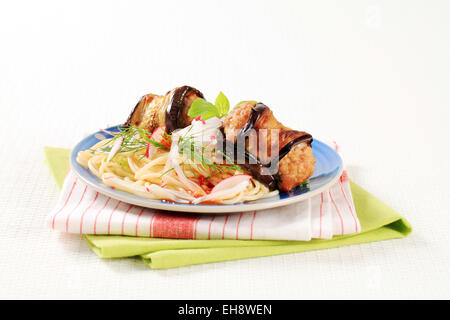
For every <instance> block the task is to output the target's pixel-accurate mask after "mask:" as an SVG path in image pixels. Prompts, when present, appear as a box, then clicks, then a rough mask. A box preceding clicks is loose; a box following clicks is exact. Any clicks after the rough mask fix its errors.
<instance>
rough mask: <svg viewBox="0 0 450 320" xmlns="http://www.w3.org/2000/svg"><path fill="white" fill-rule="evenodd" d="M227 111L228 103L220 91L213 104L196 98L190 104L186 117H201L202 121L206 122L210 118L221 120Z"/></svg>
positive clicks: (228, 108)
mask: <svg viewBox="0 0 450 320" xmlns="http://www.w3.org/2000/svg"><path fill="white" fill-rule="evenodd" d="M229 110H230V102H229V101H228V98H227V97H226V96H225V95H224V94H223V92H222V91H221V92H220V93H219V95H218V96H217V98H216V101H215V104H212V103H211V102H208V101H206V100H204V99H202V98H197V99H196V100H195V101H194V102H193V103H192V105H191V108H190V109H189V112H188V116H189V117H191V118H197V117H201V118H202V119H203V120H208V119H210V118H212V117H218V118H222V117H224V116H226V115H227V114H228V111H229Z"/></svg>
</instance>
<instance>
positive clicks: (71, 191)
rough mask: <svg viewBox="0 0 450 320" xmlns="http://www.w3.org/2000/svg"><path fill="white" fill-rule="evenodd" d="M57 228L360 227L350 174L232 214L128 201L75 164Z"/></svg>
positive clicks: (309, 234) (198, 235) (302, 234)
mask: <svg viewBox="0 0 450 320" xmlns="http://www.w3.org/2000/svg"><path fill="white" fill-rule="evenodd" d="M47 221H48V225H49V226H50V227H51V228H52V229H55V230H59V231H63V232H69V233H78V234H91V235H126V236H136V237H149V238H173V239H234V240H297V241H309V240H311V239H331V238H332V237H333V236H334V235H346V234H351V233H359V232H360V231H361V225H360V222H359V219H358V216H357V214H356V210H355V206H354V203H353V198H352V193H351V190H350V183H349V179H348V174H347V172H346V171H344V172H343V174H342V176H341V177H340V179H339V181H338V182H337V183H336V184H335V185H333V186H332V187H331V188H330V189H329V190H327V191H325V192H322V193H321V194H318V195H316V196H314V197H312V198H309V199H307V200H305V201H302V202H299V203H296V204H292V205H289V206H284V207H279V208H273V209H267V210H261V211H253V212H242V213H237V214H229V215H203V214H202V215H196V214H187V213H175V212H167V211H159V210H153V209H148V208H143V207H139V206H135V205H132V204H128V203H124V202H122V201H118V200H115V199H113V198H110V197H108V196H105V195H103V194H101V193H99V192H97V191H95V190H94V189H92V188H91V187H89V186H87V185H86V184H85V183H84V182H82V181H81V180H80V179H79V178H77V176H76V175H75V174H74V173H73V172H72V171H71V170H70V171H69V173H68V175H67V177H66V179H65V181H64V184H63V188H62V192H61V195H60V198H59V201H58V204H57V205H56V207H55V208H54V209H53V210H52V212H51V213H50V215H49V216H48V219H47Z"/></svg>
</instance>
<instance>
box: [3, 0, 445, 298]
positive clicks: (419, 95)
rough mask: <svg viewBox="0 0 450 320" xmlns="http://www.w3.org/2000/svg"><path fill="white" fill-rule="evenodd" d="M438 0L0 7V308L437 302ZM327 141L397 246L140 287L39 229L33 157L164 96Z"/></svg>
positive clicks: (441, 270) (39, 158) (140, 274)
mask: <svg viewBox="0 0 450 320" xmlns="http://www.w3.org/2000/svg"><path fill="white" fill-rule="evenodd" d="M449 16H450V2H449V1H375V0H370V1H367V0H363V1H308V2H306V1H294V0H292V1H261V0H259V1H193V0H190V1H177V2H174V1H153V2H151V1H142V2H135V1H121V2H118V1H104V2H100V1H86V2H75V1H73V2H70V3H69V2H63V1H52V2H50V1H29V2H25V1H7V2H6V1H1V2H0V119H1V126H0V134H1V143H0V159H1V160H0V161H1V165H0V179H1V180H0V181H1V183H0V297H1V298H88V299H89V298H149V299H155V298H158V299H170V298H178V299H183V298H194V299H197V298H213V299H214V298H223V299H228V298H236V299H239V298H254V299H257V298H268V299H270V298H273V299H291V298H292V299H294V298H295V299H298V298H447V299H448V298H450V274H449V267H450V254H449V252H450V251H449V240H450V238H449V233H448V232H449V226H450V224H449V222H450V218H449V217H450V191H449V189H450V188H449V184H448V181H449V179H450V165H449V163H450V161H449V156H450V151H449V150H450V148H449V138H450V129H449V120H450V90H449V89H450V20H449ZM184 84H189V85H192V86H194V87H197V88H198V89H200V90H201V91H202V92H203V93H204V94H205V96H206V97H207V98H208V99H209V100H213V99H214V98H215V96H216V95H217V93H218V92H219V91H223V92H224V93H225V94H226V95H227V96H228V97H229V99H230V101H231V102H232V103H236V102H238V101H241V100H249V99H257V100H260V101H263V102H264V103H266V104H267V105H269V106H270V107H271V108H272V109H273V110H274V111H275V114H276V116H277V118H278V119H280V120H281V121H282V122H283V123H284V124H286V125H288V126H291V127H294V128H297V129H301V130H305V131H309V132H311V133H312V134H313V135H314V136H315V137H318V138H320V139H324V140H329V139H335V140H336V141H338V142H339V143H340V144H341V146H342V152H343V155H344V159H345V161H346V163H347V166H348V169H349V171H350V176H351V178H353V179H354V180H355V181H356V182H357V183H358V184H360V185H362V186H363V187H364V188H366V189H367V190H369V191H370V192H372V193H373V194H374V195H376V196H377V197H379V198H380V199H382V200H383V201H384V202H386V203H387V204H388V205H390V206H392V207H393V208H394V209H396V210H397V211H399V212H400V213H401V214H403V215H404V216H405V217H406V218H407V219H408V220H409V221H410V222H411V223H412V225H413V227H414V231H413V233H412V234H411V236H410V237H408V238H406V239H401V240H390V241H383V242H376V243H369V244H362V245H354V246H349V247H343V248H338V249H330V250H322V251H315V252H306V253H298V254H290V255H283V256H273V257H266V258H257V259H247V260H240V261H233V262H224V263H215V264H206V265H198V266H191V267H183V268H178V269H171V270H159V271H158V270H156V271H155V270H150V269H148V268H147V267H146V266H145V265H144V264H143V263H142V262H141V261H139V260H138V259H122V260H102V259H100V258H98V257H97V256H96V255H95V254H94V253H93V252H91V251H90V250H89V248H88V246H87V245H86V243H85V242H84V241H83V240H81V239H80V237H79V236H76V235H67V234H60V233H56V232H52V231H50V230H48V229H47V228H46V226H45V224H44V221H45V217H46V215H47V214H48V212H49V211H50V210H51V208H52V207H53V206H54V205H55V204H56V201H57V197H58V194H59V190H58V188H57V187H56V184H55V183H54V181H53V180H52V178H51V176H50V173H49V170H48V169H47V167H46V166H45V165H44V163H43V160H44V156H43V152H42V148H43V146H45V145H48V146H60V147H69V148H70V147H72V146H73V145H74V144H75V143H76V142H77V141H78V140H79V139H80V138H81V137H82V136H83V135H84V134H86V133H89V132H92V131H94V130H97V129H98V128H100V127H105V126H106V125H111V124H117V123H122V122H123V121H124V120H125V119H126V118H127V116H128V114H129V113H130V111H131V109H132V107H133V106H134V105H135V103H136V102H137V100H138V99H139V97H140V96H142V95H143V94H146V93H150V92H152V93H159V94H163V93H165V92H166V91H168V90H170V89H172V88H174V87H176V86H180V85H184Z"/></svg>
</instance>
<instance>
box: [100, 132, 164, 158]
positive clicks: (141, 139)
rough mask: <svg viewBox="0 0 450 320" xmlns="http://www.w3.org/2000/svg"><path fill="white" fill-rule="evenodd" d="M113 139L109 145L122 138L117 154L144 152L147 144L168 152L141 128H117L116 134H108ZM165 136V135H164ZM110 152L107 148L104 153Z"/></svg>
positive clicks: (109, 148) (109, 147)
mask: <svg viewBox="0 0 450 320" xmlns="http://www.w3.org/2000/svg"><path fill="white" fill-rule="evenodd" d="M110 134H111V135H113V137H112V138H111V140H110V142H107V143H109V144H114V141H116V140H117V139H119V138H123V142H122V145H121V146H120V149H119V151H118V152H117V153H121V152H133V153H136V152H138V151H141V150H144V149H146V148H147V147H148V144H149V143H150V144H152V145H154V146H155V147H157V148H159V149H163V150H168V148H167V147H166V146H164V145H163V144H162V143H160V142H157V141H155V140H154V139H152V138H151V133H150V132H148V131H147V130H145V129H143V128H139V127H136V126H130V127H125V128H119V131H118V132H110ZM165 135H167V134H165ZM109 150H111V146H108V147H107V148H106V149H105V151H109Z"/></svg>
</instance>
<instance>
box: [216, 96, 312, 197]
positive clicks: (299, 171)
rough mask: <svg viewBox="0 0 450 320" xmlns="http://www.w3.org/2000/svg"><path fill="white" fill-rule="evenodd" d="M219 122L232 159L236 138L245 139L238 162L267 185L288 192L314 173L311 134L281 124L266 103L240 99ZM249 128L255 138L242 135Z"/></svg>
mask: <svg viewBox="0 0 450 320" xmlns="http://www.w3.org/2000/svg"><path fill="white" fill-rule="evenodd" d="M223 125H224V133H225V140H226V144H227V145H228V146H229V145H234V154H233V157H234V159H235V160H236V157H237V156H238V155H237V154H238V153H239V152H238V151H237V148H236V143H237V141H242V140H245V152H244V153H245V163H243V164H241V163H238V164H239V165H241V167H243V169H244V170H247V171H248V172H249V173H250V174H252V175H253V176H254V177H255V178H256V179H258V180H259V181H261V182H263V183H266V184H267V185H268V186H269V187H270V188H272V189H275V188H277V189H280V190H283V191H290V190H292V189H293V188H295V187H296V186H298V185H300V184H302V183H303V182H305V181H306V180H307V179H308V178H309V177H311V176H312V174H313V173H314V169H315V166H314V163H315V161H316V160H315V158H314V156H313V153H312V149H311V142H312V140H313V138H312V136H311V135H310V134H308V133H306V132H303V131H297V130H292V129H290V128H288V127H285V126H284V125H283V124H281V123H280V122H279V121H278V120H277V119H276V118H275V117H274V115H273V113H272V111H271V110H270V109H269V107H267V106H266V105H264V104H262V103H254V102H244V103H242V104H240V105H238V106H236V107H234V109H233V110H231V111H230V113H229V114H228V116H227V117H226V118H225V119H224V121H223ZM252 130H253V133H256V139H251V138H245V137H246V136H247V135H248V134H249V133H251V131H252ZM273 130H276V131H273ZM239 137H241V139H239ZM274 137H275V139H274ZM242 138H243V139H242ZM272 139H274V141H271V140H272ZM252 141H253V143H252ZM252 160H253V162H252ZM273 163H275V167H276V169H275V170H273V166H271V165H270V164H273ZM269 167H271V168H272V169H269Z"/></svg>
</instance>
